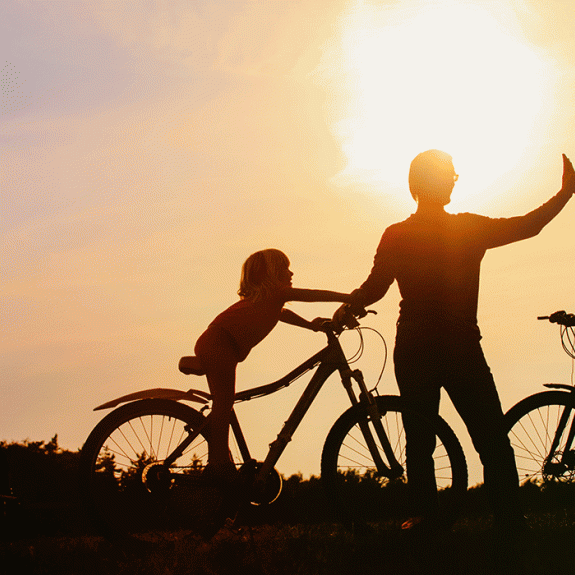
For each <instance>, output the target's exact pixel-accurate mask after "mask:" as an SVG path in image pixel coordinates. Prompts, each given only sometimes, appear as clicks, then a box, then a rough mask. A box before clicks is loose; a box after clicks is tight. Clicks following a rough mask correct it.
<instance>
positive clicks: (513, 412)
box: [505, 391, 575, 485]
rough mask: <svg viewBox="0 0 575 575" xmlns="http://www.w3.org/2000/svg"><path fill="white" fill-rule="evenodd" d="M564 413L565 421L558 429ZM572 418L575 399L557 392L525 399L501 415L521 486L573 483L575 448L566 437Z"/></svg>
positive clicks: (571, 395) (544, 392)
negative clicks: (503, 416)
mask: <svg viewBox="0 0 575 575" xmlns="http://www.w3.org/2000/svg"><path fill="white" fill-rule="evenodd" d="M564 413H565V415H566V416H567V415H568V417H566V421H565V425H563V426H562V427H561V429H559V426H560V422H561V417H562V416H563V414H564ZM574 414H575V396H574V395H573V394H571V393H565V392H561V391H543V392H541V393H536V394H534V395H531V396H529V397H526V398H525V399H523V400H522V401H520V402H519V403H517V404H516V405H514V406H513V407H512V408H511V409H510V410H509V411H508V412H507V413H506V414H505V419H506V422H507V430H508V433H509V440H510V441H511V446H512V447H513V451H514V452H515V464H516V466H517V473H518V475H519V480H520V482H521V483H527V482H531V483H535V484H538V485H541V484H543V483H549V482H564V483H571V482H573V481H575V449H574V447H575V446H573V445H572V444H571V443H572V442H571V441H570V440H569V437H568V435H569V431H570V430H571V427H572V426H573V424H574V423H573V417H574ZM555 440H556V443H555V447H554V449H553V450H552V446H553V443H554V441H555ZM567 442H569V445H568V444H567Z"/></svg>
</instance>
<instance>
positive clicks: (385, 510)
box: [321, 396, 467, 525]
mask: <svg viewBox="0 0 575 575" xmlns="http://www.w3.org/2000/svg"><path fill="white" fill-rule="evenodd" d="M377 406H378V410H379V413H380V415H381V423H382V425H383V428H384V430H385V432H386V434H387V436H388V439H389V442H390V444H391V446H392V448H393V451H394V454H395V458H396V460H397V462H398V463H399V464H400V465H401V466H402V467H403V469H404V474H403V475H402V476H401V477H399V478H397V479H393V480H390V479H388V478H387V477H383V476H380V475H379V474H378V472H377V469H376V464H375V462H374V459H373V455H372V453H371V452H370V449H369V448H368V446H367V444H366V441H365V439H364V435H363V433H362V431H361V429H360V422H363V421H365V420H366V418H367V416H366V413H365V410H364V408H363V407H362V406H361V405H359V406H355V407H352V408H350V409H348V410H347V411H346V412H345V413H343V414H342V415H341V416H340V418H339V419H338V420H337V421H336V422H335V424H334V425H333V427H332V428H331V430H330V432H329V434H328V436H327V439H326V441H325V445H324V448H323V453H322V464H321V478H322V481H323V483H324V486H325V488H326V492H327V495H328V498H329V499H330V502H331V503H332V504H333V505H334V508H335V510H336V512H337V514H338V517H339V519H341V520H342V521H343V522H344V523H345V524H347V525H351V524H357V523H360V524H361V523H365V522H370V521H393V522H399V523H401V522H403V521H404V520H405V519H407V518H408V517H409V516H410V515H411V513H412V510H411V509H410V502H409V497H408V484H407V476H406V474H405V469H406V457H405V432H404V428H403V420H402V414H403V413H406V411H407V412H409V410H406V409H405V407H404V404H403V402H402V400H401V397H399V396H380V397H378V398H377ZM419 419H420V421H421V424H422V425H429V426H430V427H432V429H433V432H434V433H435V436H436V441H435V445H436V447H435V452H434V454H433V457H434V461H435V474H436V482H437V487H438V492H439V493H438V498H439V505H440V514H441V518H440V519H441V522H442V523H443V524H445V525H451V524H452V523H453V522H454V521H455V518H456V514H457V510H458V506H459V504H460V502H461V499H462V498H463V496H464V495H465V492H466V491H467V463H466V460H465V455H464V453H463V449H462V448H461V445H460V443H459V441H458V439H457V437H456V436H455V434H454V433H453V431H452V429H451V428H450V427H449V426H448V425H447V423H446V422H445V420H443V419H442V418H440V417H439V418H438V420H437V423H436V425H434V426H431V423H426V422H425V421H426V420H424V419H423V418H419ZM370 427H371V428H372V435H373V436H374V438H375V440H376V443H377V449H378V450H379V452H380V454H381V457H382V458H383V460H384V461H386V457H385V454H384V451H383V449H382V447H381V445H380V442H379V440H378V438H377V434H376V432H375V430H374V429H373V427H372V426H371V424H370Z"/></svg>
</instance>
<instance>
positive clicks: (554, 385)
mask: <svg viewBox="0 0 575 575" xmlns="http://www.w3.org/2000/svg"><path fill="white" fill-rule="evenodd" d="M543 386H544V387H548V388H549V389H565V390H567V391H573V389H574V388H573V386H572V385H567V384H566V383H544V384H543Z"/></svg>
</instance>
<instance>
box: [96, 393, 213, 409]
mask: <svg viewBox="0 0 575 575" xmlns="http://www.w3.org/2000/svg"><path fill="white" fill-rule="evenodd" d="M151 398H159V399H173V400H175V401H195V402H196V403H203V404H206V403H208V399H209V398H210V394H209V393H206V392H205V391H201V390H199V389H189V390H188V391H181V390H179V389H167V388H164V387H157V388H154V389H145V390H143V391H136V392H135V393H129V394H128V395H123V396H122V397H118V398H116V399H113V400H112V401H108V402H107V403H103V404H102V405H98V407H94V411H98V410H99V409H110V408H112V407H116V406H117V405H120V403H126V402H129V401H136V400H138V399H151Z"/></svg>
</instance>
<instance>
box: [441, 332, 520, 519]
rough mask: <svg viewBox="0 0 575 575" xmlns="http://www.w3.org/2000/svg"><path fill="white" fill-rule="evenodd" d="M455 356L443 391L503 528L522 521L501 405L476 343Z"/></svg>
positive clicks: (511, 452) (516, 477) (516, 476)
mask: <svg viewBox="0 0 575 575" xmlns="http://www.w3.org/2000/svg"><path fill="white" fill-rule="evenodd" d="M460 343H461V342H460ZM454 357H457V358H458V359H457V360H454V361H453V363H452V368H453V369H452V370H451V377H449V378H447V380H446V382H445V388H446V391H447V392H448V394H449V396H450V398H451V400H452V402H453V404H454V406H455V408H456V409H457V411H458V412H459V414H460V415H461V418H462V419H463V421H464V422H465V424H466V426H467V429H468V431H469V435H470V436H471V440H472V441H473V445H474V447H475V449H476V450H477V452H478V454H479V457H480V459H481V462H482V463H483V470H484V482H485V487H486V488H487V491H488V496H489V500H490V504H491V507H492V510H493V513H494V517H495V521H496V522H497V523H500V524H501V525H502V526H504V525H506V524H509V525H512V524H514V523H516V522H518V521H519V522H521V519H522V517H523V515H522V511H521V506H520V502H519V479H518V475H517V468H516V465H515V455H514V453H513V448H512V447H511V444H510V442H509V438H508V437H507V434H506V433H505V426H504V416H503V411H502V409H501V402H500V400H499V395H498V393H497V389H496V387H495V382H494V381H493V376H492V374H491V371H490V369H489V366H488V365H487V362H486V361H485V357H484V355H483V351H482V350H481V346H480V344H479V343H478V342H477V343H474V344H473V345H469V346H468V347H467V349H463V350H460V352H459V353H457V354H454Z"/></svg>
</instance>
